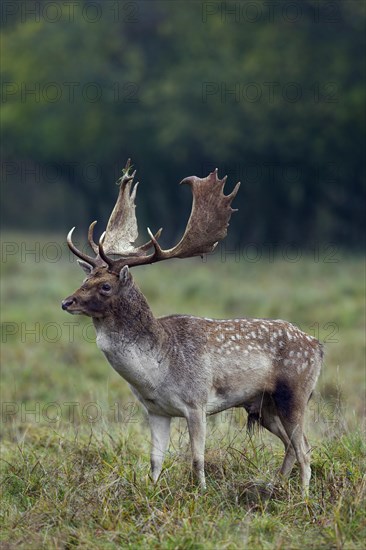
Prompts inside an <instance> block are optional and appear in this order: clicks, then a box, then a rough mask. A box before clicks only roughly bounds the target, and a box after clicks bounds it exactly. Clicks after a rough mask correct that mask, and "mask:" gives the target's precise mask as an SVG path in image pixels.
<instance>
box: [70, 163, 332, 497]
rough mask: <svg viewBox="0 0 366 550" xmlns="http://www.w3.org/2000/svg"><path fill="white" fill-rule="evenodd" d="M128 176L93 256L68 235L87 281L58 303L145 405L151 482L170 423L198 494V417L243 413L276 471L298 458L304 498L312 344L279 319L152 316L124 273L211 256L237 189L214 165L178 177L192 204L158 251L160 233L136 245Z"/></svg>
mask: <svg viewBox="0 0 366 550" xmlns="http://www.w3.org/2000/svg"><path fill="white" fill-rule="evenodd" d="M130 170H131V167H130V161H128V162H127V165H126V167H125V169H124V171H123V175H122V177H121V178H120V180H119V182H118V183H119V185H120V188H119V194H118V198H117V202H116V204H115V207H114V209H113V212H112V214H111V216H110V218H109V221H108V224H107V229H106V231H105V232H104V233H103V235H102V236H101V238H100V240H99V242H98V244H96V243H95V241H94V238H93V230H94V226H95V223H96V222H93V223H92V224H91V225H90V227H89V233H88V240H89V244H90V246H91V248H92V250H93V252H94V256H90V255H87V254H85V253H84V252H82V251H80V250H78V249H77V248H76V246H75V245H74V244H73V241H72V234H73V231H74V229H75V228H73V229H72V230H71V231H70V232H69V234H68V236H67V243H68V246H69V248H70V249H71V251H72V252H73V253H74V254H75V255H76V256H77V257H78V258H79V260H78V262H79V264H80V266H81V267H82V268H83V270H84V271H85V272H86V274H87V277H86V279H85V280H84V282H83V284H82V285H81V287H80V288H79V289H78V290H77V291H76V292H74V294H72V295H71V296H69V297H68V298H66V299H65V300H64V301H63V302H62V308H63V309H64V310H66V311H68V312H69V313H72V314H83V315H87V316H89V317H92V319H93V323H94V326H95V330H96V342H97V345H98V347H99V348H100V349H101V350H102V352H103V353H104V355H105V356H106V358H107V360H108V361H109V363H110V364H111V365H112V367H113V368H114V369H115V370H116V371H117V372H118V373H119V374H120V375H121V376H122V377H123V378H124V379H125V380H127V382H128V383H129V384H130V387H131V389H132V391H133V393H134V394H135V395H136V397H137V398H138V399H139V401H140V402H141V403H142V405H143V406H144V408H145V409H146V411H147V415H148V419H149V424H150V429H151V438H152V445H151V470H152V478H153V480H154V482H156V481H157V479H158V478H159V475H160V473H161V470H162V464H163V458H164V454H165V451H166V449H167V446H168V443H169V436H170V421H171V418H172V417H184V418H185V419H186V421H187V424H188V431H189V436H190V441H191V449H192V458H193V470H194V472H195V474H196V475H197V477H198V479H199V481H200V483H201V485H202V487H203V488H204V487H205V473H204V448H205V435H206V415H211V414H215V413H218V412H220V411H223V410H225V409H228V408H231V407H244V408H245V409H246V411H247V412H248V428H251V427H252V426H253V424H254V423H255V422H258V423H259V424H261V425H262V426H264V427H265V428H267V430H269V431H270V432H272V433H273V434H275V435H276V436H277V437H279V439H280V440H281V441H282V442H283V444H284V446H285V457H284V460H283V464H282V467H281V470H280V472H281V473H282V474H283V475H285V476H287V475H289V473H290V471H291V469H292V467H293V465H294V462H295V460H297V462H298V464H299V467H300V474H301V482H302V487H303V490H304V491H305V492H307V489H308V486H309V480H310V475H311V469H310V446H309V444H308V442H307V439H306V437H305V434H304V427H303V425H304V413H305V408H306V405H307V403H308V401H309V399H310V396H311V394H312V392H313V389H314V386H315V384H316V381H317V378H318V376H319V372H320V368H321V363H322V355H323V353H322V345H321V344H320V342H319V341H318V340H316V339H315V338H313V337H312V336H309V335H307V334H305V333H304V332H302V331H301V330H299V329H298V328H297V327H296V326H294V325H292V324H291V323H289V322H287V321H282V320H268V319H250V318H245V317H244V318H240V319H230V320H227V319H223V320H218V319H207V318H200V317H193V316H190V315H170V316H167V317H161V318H155V317H154V315H153V313H152V311H151V309H150V307H149V305H148V303H147V301H146V299H145V297H144V295H143V294H142V292H141V291H140V290H139V288H138V287H137V285H136V284H135V283H134V281H133V279H132V276H131V274H130V271H129V268H131V267H135V266H138V265H146V264H152V263H155V262H159V261H162V260H167V259H169V258H189V257H192V256H198V255H203V254H205V253H209V252H211V251H213V249H214V248H215V247H216V245H217V242H218V241H219V240H220V239H223V238H224V237H225V236H226V234H227V227H228V222H229V220H230V217H231V214H232V212H234V210H233V209H232V208H231V203H232V201H233V199H234V197H235V196H236V194H237V192H238V189H239V185H240V183H238V184H237V185H236V186H235V188H234V190H233V191H232V192H231V193H230V195H227V196H225V195H224V193H223V189H224V185H225V182H226V177H225V178H223V179H222V180H220V179H218V175H217V173H218V171H217V169H216V170H215V171H214V172H212V173H211V174H209V175H208V176H207V177H206V178H203V179H201V178H198V177H196V176H191V177H188V178H185V179H184V180H183V181H182V182H181V183H185V184H188V185H190V187H191V188H192V193H193V205H192V211H191V215H190V218H189V220H188V224H187V227H186V229H185V232H184V235H183V237H182V238H181V240H180V241H179V243H178V244H177V245H176V246H175V247H173V248H170V249H168V250H163V249H162V248H161V246H160V245H159V243H158V238H159V236H160V233H161V230H159V231H158V233H157V234H156V235H155V236H154V235H153V234H152V233H151V231H150V230H149V229H148V233H149V236H150V240H149V241H148V242H147V243H146V244H144V245H142V246H139V247H136V246H135V245H134V243H135V241H136V240H137V238H138V229H137V221H136V216H135V197H136V190H137V185H138V184H137V183H136V185H134V186H132V185H133V179H134V176H135V172H133V173H132V174H131V172H130ZM150 250H151V251H150ZM149 251H150V252H149Z"/></svg>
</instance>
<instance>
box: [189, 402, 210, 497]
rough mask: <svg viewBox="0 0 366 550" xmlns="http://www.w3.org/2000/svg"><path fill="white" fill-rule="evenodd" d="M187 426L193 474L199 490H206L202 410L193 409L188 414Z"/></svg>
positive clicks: (204, 423)
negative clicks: (198, 483) (197, 481)
mask: <svg viewBox="0 0 366 550" xmlns="http://www.w3.org/2000/svg"><path fill="white" fill-rule="evenodd" d="M186 418H187V424H188V431H189V437H190V440H191V448H192V466H193V472H194V474H195V475H196V476H197V479H198V480H199V482H200V485H201V488H202V489H206V480H205V469H204V460H205V440H206V413H205V411H204V410H200V409H194V410H191V411H189V412H188V415H187V417H186Z"/></svg>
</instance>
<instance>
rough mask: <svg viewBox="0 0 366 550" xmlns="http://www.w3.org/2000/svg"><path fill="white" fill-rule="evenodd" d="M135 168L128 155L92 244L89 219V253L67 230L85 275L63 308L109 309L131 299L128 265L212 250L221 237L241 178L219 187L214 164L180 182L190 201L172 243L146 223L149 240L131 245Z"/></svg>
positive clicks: (91, 312) (98, 312)
mask: <svg viewBox="0 0 366 550" xmlns="http://www.w3.org/2000/svg"><path fill="white" fill-rule="evenodd" d="M135 173H136V172H133V173H132V174H130V159H129V160H128V161H127V164H126V166H125V168H124V170H123V175H122V177H121V178H120V180H119V181H118V183H119V185H120V189H119V195H118V198H117V202H116V204H115V207H114V209H113V212H112V214H111V217H110V218H109V221H108V224H107V229H106V231H105V232H104V233H103V235H102V236H101V238H100V239H99V243H98V244H96V243H95V241H94V238H93V232H94V226H95V224H96V222H93V223H92V224H91V225H90V227H89V232H88V240H89V244H90V246H91V248H92V250H93V251H94V254H95V255H94V256H89V255H87V254H85V253H84V252H81V251H80V250H78V249H77V248H76V246H75V245H74V243H73V242H72V233H73V231H74V229H75V228H73V229H71V231H70V232H69V234H68V236H67V244H68V246H69V248H70V250H71V251H72V252H73V253H74V254H75V255H76V256H77V257H78V258H79V260H78V262H79V264H80V266H81V267H82V268H83V270H84V271H85V272H86V274H87V277H86V279H85V280H84V282H83V284H82V285H81V287H80V288H79V289H78V290H77V291H76V292H74V294H72V295H71V296H69V297H68V298H66V299H65V300H63V302H62V308H63V309H64V310H66V311H68V312H69V313H73V314H84V315H88V316H90V317H96V318H97V317H99V318H100V317H105V316H107V315H111V314H113V312H114V311H115V307H116V305H117V306H118V304H120V305H121V301H125V300H127V298H128V296H129V299H130V300H131V299H133V288H134V284H133V280H132V277H131V274H130V272H129V267H134V266H137V265H145V264H152V263H155V262H159V261H162V260H167V259H169V258H189V257H192V256H202V255H203V254H205V253H208V252H212V251H213V250H214V248H215V247H216V245H217V243H218V241H219V240H220V239H223V238H224V237H226V234H227V227H228V225H229V220H230V217H231V214H232V212H235V210H233V209H232V208H231V202H232V201H233V199H234V197H235V196H236V194H237V192H238V189H239V185H240V183H237V184H236V186H235V188H234V190H233V191H232V192H231V193H230V195H227V196H225V195H224V193H223V189H224V185H225V182H226V179H227V177H226V176H225V177H224V178H223V179H222V180H220V179H219V178H218V177H217V169H216V170H215V171H214V172H211V174H209V175H208V176H207V177H206V178H203V179H201V178H198V177H196V176H191V177H188V178H185V179H184V180H183V181H182V182H181V183H186V184H188V185H190V186H191V188H192V193H193V205H192V211H191V215H190V218H189V220H188V223H187V227H186V230H185V232H184V235H183V237H182V238H181V240H180V241H179V242H178V244H177V245H176V246H174V247H173V248H170V249H168V250H163V249H162V248H161V247H160V245H159V243H158V238H159V236H160V234H161V231H162V230H161V229H159V231H158V232H157V233H156V234H155V235H153V234H152V233H151V231H150V229H149V228H148V230H147V231H148V233H149V236H150V240H149V241H148V242H147V243H145V244H144V245H142V246H139V247H135V246H134V243H135V241H136V240H137V238H138V228H137V221H136V215H135V197H136V191H137V186H138V183H136V184H135V185H134V186H133V178H134V176H135Z"/></svg>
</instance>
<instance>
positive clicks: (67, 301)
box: [61, 298, 75, 309]
mask: <svg viewBox="0 0 366 550" xmlns="http://www.w3.org/2000/svg"><path fill="white" fill-rule="evenodd" d="M74 302H75V298H65V300H63V301H62V302H61V307H62V309H67V308H68V307H69V306H71V304H73V303H74Z"/></svg>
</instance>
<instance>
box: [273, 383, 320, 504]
mask: <svg viewBox="0 0 366 550" xmlns="http://www.w3.org/2000/svg"><path fill="white" fill-rule="evenodd" d="M272 398H273V401H274V404H275V407H276V410H277V413H278V416H279V417H280V420H281V423H282V426H283V428H284V430H285V432H286V434H287V437H288V439H289V440H290V442H291V444H292V447H293V448H294V450H295V455H296V460H297V462H298V464H299V466H300V475H301V483H302V488H303V492H304V493H307V492H308V488H309V481H310V477H311V468H310V446H309V443H308V441H307V439H306V436H305V434H304V428H303V426H304V415H305V407H306V403H307V401H306V400H304V396H303V395H300V394H299V393H297V394H295V393H294V392H293V391H292V390H291V388H290V386H289V385H288V384H287V383H286V382H284V381H278V382H277V386H276V389H275V391H274V392H273V394H272Z"/></svg>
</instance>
